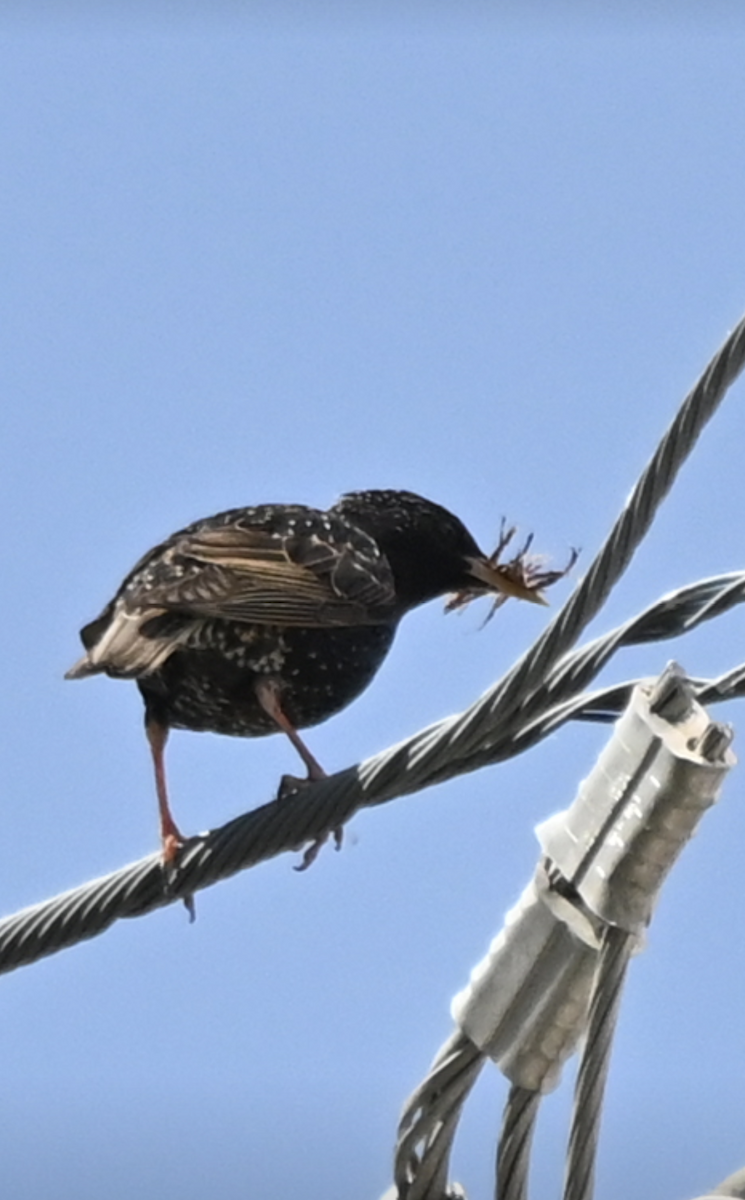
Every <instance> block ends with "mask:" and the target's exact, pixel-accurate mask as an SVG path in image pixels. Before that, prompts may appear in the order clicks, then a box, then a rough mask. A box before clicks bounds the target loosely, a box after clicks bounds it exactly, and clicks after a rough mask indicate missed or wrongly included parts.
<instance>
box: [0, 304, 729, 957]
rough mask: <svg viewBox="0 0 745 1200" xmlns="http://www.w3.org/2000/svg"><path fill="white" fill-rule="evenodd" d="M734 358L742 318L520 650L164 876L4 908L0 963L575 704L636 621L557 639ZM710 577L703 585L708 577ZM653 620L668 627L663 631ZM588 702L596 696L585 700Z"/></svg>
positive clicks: (663, 619) (686, 449)
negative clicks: (591, 551)
mask: <svg viewBox="0 0 745 1200" xmlns="http://www.w3.org/2000/svg"><path fill="white" fill-rule="evenodd" d="M744 363H745V319H743V320H742V321H741V322H740V323H739V325H738V326H737V327H736V328H735V330H734V331H733V332H732V334H731V335H730V337H729V338H728V339H727V341H726V342H725V344H724V346H723V347H722V348H721V349H720V350H719V351H718V352H717V354H716V355H715V356H714V358H713V359H712V361H711V363H710V364H709V366H708V367H707V368H706V371H705V372H704V374H703V375H702V377H701V379H700V380H699V382H698V383H697V384H696V386H695V387H694V389H693V390H692V391H691V392H690V393H689V395H688V397H687V398H686V399H685V401H684V402H683V405H682V407H681V409H680V411H679V413H678V415H677V416H676V418H675V420H674V421H673V422H672V425H671V426H670V428H669V430H668V431H667V432H666V434H665V435H664V437H663V439H662V441H661V443H660V446H659V447H658V449H657V452H656V453H655V455H654V456H653V458H652V460H651V462H650V464H649V465H648V466H647V468H646V469H645V471H644V472H643V474H642V476H641V478H640V480H639V482H638V484H637V486H636V487H635V489H634V491H633V493H632V495H631V498H630V500H629V502H628V503H627V505H626V506H625V508H624V510H623V512H622V513H621V516H620V517H619V519H618V520H617V521H616V523H615V525H614V528H613V531H612V533H611V535H610V537H609V538H608V539H607V540H606V542H605V544H604V546H603V548H602V549H601V550H600V552H599V554H598V555H597V556H596V559H595V561H594V562H593V564H592V566H591V568H590V570H589V572H588V575H587V576H586V578H585V580H583V581H582V583H580V585H579V586H578V588H577V589H576V590H575V592H574V593H573V594H572V596H571V597H570V598H569V600H568V601H567V603H566V604H565V605H564V607H563V608H562V609H561V610H560V612H559V613H558V615H557V617H556V618H555V619H554V621H553V622H552V623H551V625H549V627H548V629H547V630H546V631H545V633H544V634H543V635H542V636H541V637H540V638H539V639H538V641H537V642H536V643H535V645H534V646H533V647H532V648H531V649H530V650H529V651H528V652H527V654H526V655H525V656H523V658H522V659H521V660H520V661H519V662H518V663H517V665H516V666H515V667H514V668H512V670H511V671H509V672H508V673H507V675H506V676H505V677H504V678H503V679H502V680H501V681H500V682H498V683H497V684H496V685H495V686H494V687H493V688H491V689H490V690H489V691H487V692H486V693H485V695H484V696H483V697H481V698H480V699H479V700H478V701H477V702H476V703H475V704H474V705H472V706H471V707H470V708H469V709H468V710H466V712H465V713H463V714H459V715H456V716H453V717H448V718H447V719H445V720H444V721H440V722H439V723H437V724H436V725H432V726H429V727H428V728H427V729H424V730H422V731H421V732H420V733H417V734H415V735H414V736H413V737H411V738H409V739H407V740H406V741H404V742H402V743H400V744H399V745H398V746H394V747H393V748H392V749H390V750H387V751H384V752H383V753H381V754H378V755H376V756H374V757H373V758H370V759H367V760H366V761H365V762H363V763H361V764H359V765H358V766H357V767H351V768H348V769H347V770H344V771H340V772H339V773H337V774H336V775H334V776H332V777H330V778H329V779H325V780H321V781H319V782H317V783H314V784H313V785H312V786H309V787H307V788H304V789H303V790H302V793H298V794H296V795H295V796H291V797H287V798H284V799H282V801H274V802H272V803H269V804H266V805H263V806H262V807H260V808H258V809H255V810H253V811H252V812H250V813H248V814H244V815H243V816H241V817H238V818H236V819H235V820H233V821H230V822H228V823H227V824H226V825H223V826H222V827H220V828H219V829H216V830H213V831H212V832H210V833H208V834H206V835H203V836H200V837H198V838H193V839H190V841H189V842H188V843H187V845H186V846H185V847H184V849H183V851H182V853H181V855H180V858H179V865H178V871H177V872H176V873H175V875H174V876H173V877H170V878H167V879H164V874H163V870H162V865H161V862H160V858H159V856H158V855H151V856H149V857H148V858H145V859H143V860H141V861H140V862H137V863H134V864H132V865H130V866H128V867H124V868H121V869H120V870H118V871H115V872H113V873H112V874H110V875H107V876H104V877H103V878H102V879H99V880H94V881H93V882H91V883H87V884H85V885H84V886H83V887H80V888H76V889H73V890H71V891H69V892H66V893H64V894H62V895H61V896H57V897H55V898H53V899H52V900H49V901H46V902H43V903H41V904H38V905H33V906H32V907H30V908H28V909H25V910H23V911H22V912H20V913H17V914H14V915H12V916H9V917H7V918H5V919H4V920H3V921H0V972H2V971H8V970H12V969H14V968H16V967H19V966H22V965H24V964H26V963H30V962H33V961H35V960H36V959H38V958H40V957H42V956H43V955H46V954H51V953H54V952H55V951H57V950H60V949H63V948H64V947H66V946H70V945H74V944H75V943H76V942H78V941H82V940H84V939H87V938H90V937H94V936H95V935H96V934H98V933H101V932H103V931H104V930H105V929H107V928H108V927H109V926H110V925H111V924H112V923H113V922H114V921H116V920H117V919H119V918H120V917H133V916H140V915H143V914H144V913H146V912H150V911H152V910H153V909H155V908H158V907H161V906H163V905H165V904H169V903H172V902H173V901H175V900H177V899H179V898H184V897H187V896H190V895H191V894H192V893H194V892H195V891H197V890H200V889H202V888H205V887H209V886H211V885H212V884H213V883H216V882H217V881H218V880H221V879H226V878H228V877H229V876H231V875H233V874H235V873H237V872H238V871H241V870H244V869H245V868H247V867H251V866H254V865H256V864H257V863H259V862H261V861H264V860H265V859H267V858H271V857H273V856H275V855H277V854H280V853H282V852H283V851H286V850H293V849H299V848H300V847H301V846H303V845H304V844H306V843H307V842H309V841H312V840H314V839H317V838H320V837H322V836H323V835H324V834H325V833H326V832H327V831H328V830H329V829H333V828H334V827H336V826H339V825H342V824H343V823H344V822H345V821H347V820H348V819H349V818H350V817H351V816H352V815H353V814H354V812H356V811H357V810H358V809H359V808H360V807H363V806H372V805H376V804H381V803H385V802H387V801H389V800H392V799H394V798H397V797H399V796H402V795H406V794H409V793H411V792H415V791H419V790H421V789H422V788H424V787H427V786H430V785H432V784H433V783H437V782H440V781H441V780H443V779H446V778H451V777H453V776H455V775H459V774H462V773H464V772H466V771H471V770H475V769H477V768H478V767H480V766H482V765H484V764H485V763H488V762H497V761H500V760H501V759H504V758H507V757H510V756H511V755H513V754H516V753H518V752H520V751H521V750H524V749H526V748H527V747H528V745H532V744H533V742H534V741H536V740H538V739H539V737H541V736H545V735H546V733H547V732H550V731H551V729H553V728H556V727H557V726H558V725H559V724H561V723H562V722H563V721H564V720H568V719H569V718H570V716H576V715H577V714H578V713H579V712H580V711H581V709H582V703H581V701H578V700H577V699H576V692H577V690H578V689H579V686H580V684H579V680H580V679H582V680H584V681H586V680H587V678H588V677H590V676H591V675H592V674H593V672H595V671H597V670H599V669H600V666H601V665H603V663H604V662H605V661H607V659H608V658H609V657H610V655H611V654H612V653H614V652H615V650H616V649H618V647H619V645H621V644H630V639H632V638H633V636H634V634H633V631H632V630H631V629H629V628H627V629H626V631H625V633H623V634H622V633H621V632H619V631H618V630H617V631H614V632H613V633H611V634H609V635H606V639H605V640H603V639H597V640H596V642H595V643H590V646H589V647H587V648H586V651H585V653H586V655H587V658H586V660H583V659H579V658H576V657H575V658H574V659H572V658H571V656H570V657H569V658H568V657H567V653H568V650H569V649H570V646H571V645H572V644H573V642H574V640H576V638H577V637H578V636H579V634H580V632H581V630H582V628H584V626H585V625H586V624H587V622H588V621H589V620H590V619H591V618H592V617H593V616H594V615H595V613H596V612H597V611H598V608H599V607H600V605H601V604H602V603H603V600H604V599H605V597H606V596H607V594H608V591H609V590H610V588H611V587H612V586H613V583H614V582H615V581H616V580H617V579H618V578H619V576H620V574H621V573H622V572H623V570H624V569H625V566H626V565H627V563H628V561H629V559H630V557H631V554H632V553H633V550H634V549H635V548H636V546H637V545H638V543H639V542H640V541H641V538H642V537H643V536H644V533H645V532H646V530H647V528H648V527H649V524H650V523H651V520H652V516H653V513H654V511H655V510H656V507H657V506H658V505H659V503H660V502H661V500H662V499H663V497H664V496H665V494H666V493H667V491H668V490H669V488H670V486H671V485H672V481H673V479H674V476H675V474H676V472H677V470H678V469H679V467H680V465H681V464H682V462H683V461H684V459H685V458H686V456H687V455H688V454H689V453H690V451H691V449H692V447H693V445H694V443H695V440H696V438H697V436H698V434H699V433H700V431H701V429H702V428H703V425H704V424H705V422H706V421H707V420H708V419H709V417H710V416H711V415H712V413H713V412H714V410H715V408H716V406H717V404H718V403H719V402H720V401H721V400H722V398H723V396H724V393H725V391H726V389H727V387H728V386H729V384H730V383H731V382H732V380H733V379H734V378H735V377H736V375H737V374H738V372H739V371H740V370H741V368H742V366H743V364H744ZM722 578H725V579H726V578H728V577H722ZM735 580H736V577H735V576H734V575H733V576H732V577H731V578H730V580H729V582H728V583H727V584H726V585H725V586H724V587H723V589H721V590H720V592H719V593H718V594H717V593H716V588H715V585H714V582H713V581H705V582H704V584H703V585H702V587H704V591H705V593H706V595H705V597H704V602H703V606H704V609H705V613H704V614H703V615H702V616H701V617H700V619H702V620H703V619H706V618H707V616H709V615H718V614H719V612H720V611H723V610H724V608H725V607H728V606H730V605H731V604H734V603H737V602H739V600H740V599H742V588H741V586H740V585H739V584H737V583H736V582H735ZM709 584H710V586H711V589H712V590H711V591H707V588H708V587H709ZM696 586H697V585H693V588H692V589H689V590H686V589H684V592H685V593H686V594H685V595H684V597H683V599H682V600H681V602H680V604H679V605H678V607H677V609H676V604H675V603H674V596H673V597H672V598H671V597H667V598H665V599H664V600H663V601H661V602H660V606H663V607H660V606H653V609H659V611H657V615H656V618H653V617H652V616H649V625H648V627H647V634H646V635H645V636H644V637H641V636H639V639H638V640H651V639H652V638H653V637H659V636H674V632H673V625H674V624H675V622H676V621H677V624H675V629H674V631H675V632H682V631H683V629H684V627H685V625H686V622H687V623H688V625H689V626H690V623H691V621H692V620H693V618H692V616H691V614H690V612H689V605H692V604H693V603H694V600H693V595H692V593H693V592H694V591H695V588H696ZM688 591H690V592H691V594H690V595H689V594H688ZM674 595H675V594H674ZM663 608H665V611H663ZM652 611H653V610H648V612H649V613H651V612H652ZM676 614H677V615H676ZM681 616H683V617H684V619H683V623H682V625H681V623H680V620H679V618H680V617H681ZM655 619H656V620H657V632H656V633H655V632H654V622H655ZM622 628H623V627H622ZM660 629H665V630H669V632H665V633H663V634H662V635H661V634H660V632H659V631H660ZM637 634H639V630H638V629H637ZM593 647H594V649H593ZM580 653H582V652H580ZM572 663H574V666H573V665H572ZM547 680H550V681H551V686H550V688H548V687H547V682H546V681H547ZM733 694H735V693H734V692H733ZM716 698H723V697H722V696H721V695H720V696H718V697H716ZM598 702H599V700H598V697H597V696H596V697H595V698H594V703H595V704H597V703H598ZM562 706H563V707H562ZM595 711H596V712H597V711H599V710H597V709H596V710H595ZM484 747H485V748H484Z"/></svg>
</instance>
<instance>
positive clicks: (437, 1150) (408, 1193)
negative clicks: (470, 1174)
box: [394, 1030, 485, 1200]
mask: <svg viewBox="0 0 745 1200" xmlns="http://www.w3.org/2000/svg"><path fill="white" fill-rule="evenodd" d="M484 1062H485V1059H484V1056H483V1054H482V1053H481V1051H480V1050H479V1049H478V1048H477V1047H476V1046H474V1044H473V1042H471V1041H470V1040H469V1039H468V1038H467V1037H466V1036H465V1034H463V1033H461V1032H460V1030H458V1031H456V1032H455V1033H454V1034H452V1036H451V1037H450V1038H449V1039H448V1041H447V1042H446V1043H445V1045H444V1046H443V1047H442V1049H441V1050H440V1051H439V1053H438V1055H437V1057H436V1058H435V1060H434V1062H433V1064H432V1067H431V1068H430V1071H429V1074H428V1075H427V1078H426V1080H425V1081H424V1083H423V1084H421V1086H420V1087H418V1088H417V1090H416V1091H415V1092H414V1093H413V1094H412V1095H411V1096H410V1097H409V1099H408V1100H407V1102H406V1105H405V1106H404V1111H403V1114H402V1116H401V1121H400V1123H399V1127H398V1140H397V1143H396V1156H395V1163H394V1180H395V1185H396V1195H397V1198H398V1200H441V1198H442V1197H444V1196H446V1195H448V1194H449V1192H448V1179H447V1172H448V1165H449V1162H450V1151H451V1149H452V1144H453V1138H454V1137H455V1132H456V1129H457V1127H458V1121H459V1119H460V1114H461V1110H462V1108H463V1105H464V1103H465V1100H466V1097H467V1096H468V1094H469V1092H470V1091H471V1088H472V1087H473V1085H474V1083H475V1082H476V1078H477V1076H478V1074H479V1071H480V1070H481V1068H482V1066H483V1065H484Z"/></svg>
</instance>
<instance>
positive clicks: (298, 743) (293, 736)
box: [256, 679, 326, 783]
mask: <svg viewBox="0 0 745 1200" xmlns="http://www.w3.org/2000/svg"><path fill="white" fill-rule="evenodd" d="M256 696H257V698H258V701H259V704H260V705H261V707H262V708H263V710H264V712H265V713H266V714H267V716H269V717H271V718H272V720H273V721H274V723H275V724H276V725H278V726H279V728H280V729H281V730H282V732H283V733H286V734H287V736H288V738H289V739H290V741H291V742H292V744H293V746H294V747H295V749H296V750H297V752H298V754H299V755H300V757H301V758H302V760H303V762H304V763H305V765H306V767H307V768H308V779H307V781H304V782H309V783H314V782H315V781H316V780H317V779H326V772H325V771H324V769H323V767H322V766H321V765H320V763H318V762H316V760H315V758H314V757H313V755H312V754H311V752H310V750H309V749H308V747H307V746H306V744H305V742H304V741H303V739H302V738H301V736H300V734H299V733H298V731H297V729H296V728H295V726H294V725H293V724H292V722H291V721H290V720H289V719H288V717H286V716H285V714H284V712H283V710H282V705H281V704H280V702H279V684H278V683H277V682H276V680H274V679H260V680H259V682H258V683H257V684H256Z"/></svg>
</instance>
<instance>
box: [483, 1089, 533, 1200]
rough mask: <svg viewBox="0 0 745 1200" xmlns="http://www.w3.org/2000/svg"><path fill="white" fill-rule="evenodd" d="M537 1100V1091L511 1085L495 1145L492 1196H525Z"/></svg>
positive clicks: (500, 1199)
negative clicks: (495, 1176)
mask: <svg viewBox="0 0 745 1200" xmlns="http://www.w3.org/2000/svg"><path fill="white" fill-rule="evenodd" d="M540 1103H541V1093H540V1092H531V1091H528V1089H527V1088H523V1087H518V1086H517V1085H516V1084H513V1085H512V1087H511V1088H510V1093H509V1096H508V1097H507V1103H506V1104H505V1108H504V1117H503V1120H502V1133H501V1135H500V1138H499V1145H498V1148H497V1186H496V1191H495V1193H494V1196H495V1200H527V1196H528V1167H529V1165H530V1147H531V1144H532V1142H533V1133H534V1132H535V1124H536V1120H537V1118H538V1108H539V1106H540Z"/></svg>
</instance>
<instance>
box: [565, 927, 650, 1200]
mask: <svg viewBox="0 0 745 1200" xmlns="http://www.w3.org/2000/svg"><path fill="white" fill-rule="evenodd" d="M634 945H635V938H634V936H633V935H632V934H630V933H627V932H626V930H624V929H619V928H618V927H616V926H613V925H607V926H606V928H605V931H604V934H603V944H602V946H601V949H600V960H599V962H598V969H597V976H596V980H595V986H594V988H593V994H592V999H591V1001H590V1010H589V1013H588V1018H587V1035H586V1039H585V1048H584V1050H583V1052H582V1059H581V1061H580V1065H579V1072H578V1075H577V1083H576V1087H575V1092H574V1111H573V1114H572V1127H571V1132H570V1135H569V1149H568V1151H567V1167H566V1176H565V1182H564V1196H563V1200H592V1194H593V1187H594V1181H595V1159H596V1156H597V1147H598V1139H599V1134H600V1114H601V1110H602V1107H603V1092H604V1090H605V1083H606V1080H607V1077H608V1067H609V1065H610V1051H611V1044H612V1041H613V1034H614V1032H615V1027H616V1020H617V1018H618V1009H619V1006H620V1003H621V992H622V990H623V983H624V979H625V977H626V970H627V967H628V965H629V960H630V958H631V953H632V950H633V948H634Z"/></svg>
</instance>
